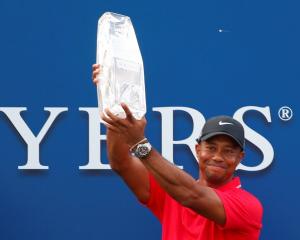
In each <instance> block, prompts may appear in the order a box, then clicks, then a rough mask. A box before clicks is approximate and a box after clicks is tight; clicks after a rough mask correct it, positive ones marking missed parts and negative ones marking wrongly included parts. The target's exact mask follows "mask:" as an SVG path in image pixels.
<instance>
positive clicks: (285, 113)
mask: <svg viewBox="0 0 300 240" xmlns="http://www.w3.org/2000/svg"><path fill="white" fill-rule="evenodd" d="M278 116H279V118H280V119H281V120H282V121H289V120H291V118H292V117H293V111H292V109H291V108H290V107H288V106H283V107H281V108H279V111H278Z"/></svg>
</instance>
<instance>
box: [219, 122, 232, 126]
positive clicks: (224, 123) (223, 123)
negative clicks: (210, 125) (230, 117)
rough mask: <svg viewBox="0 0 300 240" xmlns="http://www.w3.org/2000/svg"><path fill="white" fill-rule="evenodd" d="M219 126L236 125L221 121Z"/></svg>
mask: <svg viewBox="0 0 300 240" xmlns="http://www.w3.org/2000/svg"><path fill="white" fill-rule="evenodd" d="M219 125H220V126H222V125H234V124H233V123H230V122H222V121H220V122H219Z"/></svg>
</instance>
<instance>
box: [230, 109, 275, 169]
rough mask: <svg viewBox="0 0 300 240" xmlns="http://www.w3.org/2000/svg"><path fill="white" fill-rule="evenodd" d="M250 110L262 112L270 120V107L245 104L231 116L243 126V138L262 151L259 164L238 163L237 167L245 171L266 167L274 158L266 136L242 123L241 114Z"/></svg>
mask: <svg viewBox="0 0 300 240" xmlns="http://www.w3.org/2000/svg"><path fill="white" fill-rule="evenodd" d="M250 110H254V111H258V112H260V113H262V114H263V115H264V117H265V118H266V119H267V121H268V122H271V113H270V108H269V107H256V106H246V107H242V108H240V109H238V110H237V111H236V112H235V113H234V115H233V118H235V119H237V120H238V121H239V122H240V123H241V124H242V125H243V126H244V129H245V138H246V139H247V140H248V141H250V142H251V143H253V144H254V145H255V146H256V147H257V148H258V149H259V150H260V151H261V152H262V154H263V160H262V162H261V163H260V164H259V165H257V166H253V167H249V166H245V165H243V164H242V163H240V164H239V165H238V167H237V169H241V170H246V171H260V170H263V169H265V168H267V167H268V166H270V164H271V163H272V161H273V158H274V149H273V147H272V145H271V143H270V142H269V141H268V140H267V139H266V138H264V137H263V136H261V135H260V134H258V133H257V132H255V131H254V130H253V129H251V128H250V127H248V126H247V125H246V124H245V123H244V121H243V116H244V114H245V113H246V112H247V111H250Z"/></svg>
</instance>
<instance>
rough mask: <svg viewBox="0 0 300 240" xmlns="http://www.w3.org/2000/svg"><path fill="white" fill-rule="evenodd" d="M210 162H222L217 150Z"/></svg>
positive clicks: (220, 153)
mask: <svg viewBox="0 0 300 240" xmlns="http://www.w3.org/2000/svg"><path fill="white" fill-rule="evenodd" d="M212 160H214V161H216V162H223V161H224V159H223V155H222V151H221V150H220V149H219V150H218V151H216V152H215V153H214V155H213V157H212Z"/></svg>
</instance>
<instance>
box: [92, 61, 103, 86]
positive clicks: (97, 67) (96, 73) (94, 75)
mask: <svg viewBox="0 0 300 240" xmlns="http://www.w3.org/2000/svg"><path fill="white" fill-rule="evenodd" d="M92 68H93V72H92V80H93V83H94V84H97V83H98V82H99V79H98V76H99V74H100V69H101V66H100V64H93V66H92Z"/></svg>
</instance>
